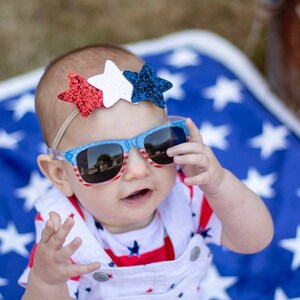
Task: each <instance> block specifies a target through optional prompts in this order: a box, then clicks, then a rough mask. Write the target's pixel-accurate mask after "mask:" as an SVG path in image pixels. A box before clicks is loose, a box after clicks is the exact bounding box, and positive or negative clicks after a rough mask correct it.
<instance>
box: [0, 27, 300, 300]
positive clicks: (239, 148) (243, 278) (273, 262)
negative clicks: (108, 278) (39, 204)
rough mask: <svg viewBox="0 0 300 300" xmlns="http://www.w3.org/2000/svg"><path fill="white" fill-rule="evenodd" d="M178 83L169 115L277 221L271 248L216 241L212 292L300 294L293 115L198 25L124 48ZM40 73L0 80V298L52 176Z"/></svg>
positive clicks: (11, 286) (20, 265)
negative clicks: (189, 123) (37, 105)
mask: <svg viewBox="0 0 300 300" xmlns="http://www.w3.org/2000/svg"><path fill="white" fill-rule="evenodd" d="M128 47H129V48H130V49H131V50H133V51H134V52H136V53H138V54H140V55H141V56H142V57H143V58H144V59H145V61H147V62H149V63H151V64H152V65H153V67H154V69H155V70H156V73H157V74H158V76H159V77H162V78H164V79H167V80H169V81H170V82H172V83H173V85H174V87H173V88H172V89H171V90H169V91H167V92H166V93H164V98H165V99H166V100H167V108H168V113H169V115H181V116H185V117H191V118H192V119H193V120H194V121H195V122H196V124H197V126H198V127H199V129H200V132H201V133H202V134H203V138H204V141H205V142H206V143H207V144H209V145H210V146H211V147H212V149H213V150H214V152H215V154H216V155H217V157H218V158H219V160H220V162H221V163H222V164H223V166H224V167H226V168H228V169H229V170H231V171H232V172H233V173H235V174H236V176H237V177H239V178H240V179H241V180H244V182H245V183H246V184H248V185H249V186H250V187H251V188H253V189H254V190H255V191H256V192H257V193H258V194H259V195H260V196H261V197H262V199H263V200H264V202H265V203H266V205H267V207H268V208H269V209H270V211H271V213H272V216H273V219H274V222H275V236H274V239H273V241H272V243H271V245H270V246H268V247H267V248H266V249H265V250H263V251H262V252H260V253H258V254H253V255H241V254H235V253H232V252H230V251H227V250H226V249H223V248H221V247H217V246H213V247H212V251H213V254H214V265H213V267H212V271H211V273H210V274H209V278H208V281H207V282H206V283H205V286H206V290H207V291H208V292H207V293H208V298H209V299H211V300H213V299H219V300H221V299H222V300H224V299H238V300H241V299H260V300H271V299H272V300H273V299H275V300H279V299H296V298H298V299H300V298H299V297H300V285H299V280H300V269H299V266H300V227H299V224H300V172H299V170H298V169H299V165H300V147H299V145H300V144H299V136H300V128H299V127H300V126H299V122H297V120H295V118H293V116H292V115H291V114H289V112H287V111H286V109H285V108H284V107H283V106H281V105H280V103H279V102H278V101H277V100H278V99H276V97H274V95H272V93H271V92H270V90H269V89H268V88H267V86H266V84H265V81H264V79H263V78H262V77H261V76H260V75H259V74H258V73H257V71H256V70H255V68H254V67H253V65H252V64H251V62H250V61H249V60H248V59H247V58H246V57H245V56H244V55H243V54H242V53H241V52H240V51H239V50H238V49H236V48H235V47H234V46H232V45H231V44H230V43H229V42H228V41H225V40H223V39H222V38H220V37H218V36H215V35H213V34H210V33H208V32H202V31H191V32H182V33H177V34H174V35H171V36H167V37H164V38H161V39H157V40H152V41H145V42H141V43H137V44H134V45H129V46H128ZM40 74H41V71H40V70H39V71H37V72H36V73H35V72H34V73H30V74H25V75H24V76H21V77H17V78H14V79H13V80H9V81H7V82H3V83H0V179H1V180H0V255H1V256H0V299H9V300H11V299H20V298H21V295H22V293H23V288H21V287H19V286H18V285H17V279H18V278H19V276H20V275H21V273H22V271H23V269H24V268H25V266H26V265H27V263H28V258H29V252H30V249H31V247H32V246H33V243H34V238H35V237H34V217H35V210H34V208H33V205H34V202H35V200H36V199H37V197H39V196H40V195H42V194H43V193H44V192H45V191H46V190H47V189H48V188H49V186H50V185H49V183H48V181H47V180H45V179H44V178H43V176H42V175H41V174H40V173H39V171H38V167H37V164H36V157H37V155H38V154H39V153H41V151H43V150H44V146H43V144H42V136H41V132H40V130H39V126H38V122H37V118H36V115H35V114H34V112H33V94H34V89H35V86H36V83H37V81H38V78H39V76H40Z"/></svg>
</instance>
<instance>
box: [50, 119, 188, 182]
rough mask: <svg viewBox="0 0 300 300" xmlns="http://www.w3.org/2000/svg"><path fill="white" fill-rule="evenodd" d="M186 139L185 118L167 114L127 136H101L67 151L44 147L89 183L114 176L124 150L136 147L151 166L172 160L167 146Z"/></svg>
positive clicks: (123, 160)
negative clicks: (157, 122)
mask: <svg viewBox="0 0 300 300" xmlns="http://www.w3.org/2000/svg"><path fill="white" fill-rule="evenodd" d="M187 140H188V129H187V127H186V125H185V119H183V118H178V117H169V122H168V123H166V124H164V125H162V126H159V127H156V128H153V129H150V130H147V131H145V132H143V133H141V134H139V135H137V136H135V137H133V138H131V139H126V140H105V141H100V142H93V143H90V144H86V145H82V146H79V147H76V148H73V149H70V150H68V151H59V150H55V149H50V148H49V149H48V153H49V154H52V155H53V158H54V159H56V160H66V161H68V162H69V163H71V164H72V166H73V167H74V171H75V173H76V176H77V177H78V179H79V181H81V182H82V183H83V184H84V185H86V186H90V185H94V184H99V183H106V182H109V181H112V180H117V179H118V178H119V177H120V176H121V175H122V173H123V172H124V171H125V168H126V164H127V160H128V155H129V154H128V153H129V151H130V150H131V149H132V148H133V147H136V148H138V149H139V151H140V153H141V154H142V155H143V157H144V158H145V159H146V160H147V161H148V162H149V163H150V164H152V165H154V166H155V167H163V166H168V165H171V164H173V163H174V162H173V158H172V157H169V156H168V155H167V153H166V151H167V149H168V148H170V147H173V146H175V145H178V144H182V143H185V142H186V141H187Z"/></svg>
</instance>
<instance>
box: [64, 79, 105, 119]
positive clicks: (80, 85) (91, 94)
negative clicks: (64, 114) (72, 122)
mask: <svg viewBox="0 0 300 300" xmlns="http://www.w3.org/2000/svg"><path fill="white" fill-rule="evenodd" d="M68 78H69V84H70V89H69V90H67V91H65V92H63V93H61V94H59V95H58V98H59V99H60V100H64V101H66V102H70V103H74V104H75V105H76V106H77V109H78V111H79V112H80V114H81V115H82V116H83V117H88V116H89V115H90V113H91V112H92V111H93V110H94V109H95V108H96V107H98V108H101V107H104V105H103V93H102V91H101V90H98V89H97V88H95V87H93V86H92V85H90V84H89V83H88V82H87V80H86V79H85V78H84V77H82V76H80V75H78V74H76V73H69V75H68Z"/></svg>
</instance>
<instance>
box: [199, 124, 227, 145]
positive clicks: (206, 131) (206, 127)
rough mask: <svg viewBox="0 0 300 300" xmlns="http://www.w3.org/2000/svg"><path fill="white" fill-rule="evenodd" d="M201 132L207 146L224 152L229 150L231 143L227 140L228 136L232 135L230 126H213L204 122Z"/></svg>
mask: <svg viewBox="0 0 300 300" xmlns="http://www.w3.org/2000/svg"><path fill="white" fill-rule="evenodd" d="M199 131H200V134H201V135H202V138H203V141H204V143H205V144H206V145H208V146H210V147H215V148H219V149H222V150H226V149H228V147H229V143H228V142H227V140H226V136H228V134H229V133H230V129H229V126H228V125H223V126H213V125H212V124H211V123H209V122H203V123H202V124H201V128H200V129H199Z"/></svg>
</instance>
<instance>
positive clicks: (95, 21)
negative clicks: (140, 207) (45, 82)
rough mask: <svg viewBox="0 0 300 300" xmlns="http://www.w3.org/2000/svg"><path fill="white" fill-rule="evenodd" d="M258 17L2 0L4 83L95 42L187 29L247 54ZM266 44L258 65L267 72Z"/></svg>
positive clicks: (127, 3) (167, 0)
mask: <svg viewBox="0 0 300 300" xmlns="http://www.w3.org/2000/svg"><path fill="white" fill-rule="evenodd" d="M255 13H256V2H255V1H246V2H245V1H243V0H230V1H226V0H213V1H211V0H201V1H200V0H97V1H94V0H85V1H79V0H51V1H50V0H44V1H36V0H26V1H22V0H6V1H5V0H2V1H0V40H1V47H0V55H1V67H0V80H3V79H5V78H9V77H11V76H14V75H17V74H21V73H24V72H27V71H30V70H33V69H36V68H38V67H41V66H44V65H46V64H47V63H48V62H49V61H50V60H51V59H52V58H54V57H55V56H57V55H59V54H61V53H63V52H65V51H68V50H70V49H73V48H75V47H79V46H83V45H87V44H94V43H118V44H125V43H131V42H135V41H140V40H144V39H149V38H155V37H159V36H162V35H165V34H168V33H171V32H176V31H180V30H184V29H206V30H210V31H213V32H215V33H218V34H220V35H222V36H223V37H225V38H227V39H228V40H229V41H231V42H232V43H233V44H235V45H236V46H238V47H239V48H241V49H244V47H245V44H246V40H247V36H248V34H249V32H250V28H251V24H252V22H253V19H254V16H255ZM264 51H265V45H264V40H260V42H259V47H258V48H257V51H256V52H255V55H254V63H255V64H256V65H257V66H258V68H259V69H260V70H261V71H263V70H264V63H265V62H264Z"/></svg>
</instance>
